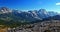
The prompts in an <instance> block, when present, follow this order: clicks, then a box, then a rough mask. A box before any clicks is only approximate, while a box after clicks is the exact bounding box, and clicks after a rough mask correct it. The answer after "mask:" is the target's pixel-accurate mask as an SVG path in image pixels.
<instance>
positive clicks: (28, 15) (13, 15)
mask: <svg viewBox="0 0 60 32" xmlns="http://www.w3.org/2000/svg"><path fill="white" fill-rule="evenodd" d="M58 14H59V13H56V12H53V11H50V12H47V11H46V10H45V9H40V10H33V11H32V10H30V11H28V12H25V11H24V12H23V11H19V10H13V9H12V10H11V9H9V8H7V7H1V8H0V19H3V20H8V19H9V20H11V19H14V20H16V21H20V20H27V21H35V20H42V19H43V18H48V17H52V16H55V15H58Z"/></svg>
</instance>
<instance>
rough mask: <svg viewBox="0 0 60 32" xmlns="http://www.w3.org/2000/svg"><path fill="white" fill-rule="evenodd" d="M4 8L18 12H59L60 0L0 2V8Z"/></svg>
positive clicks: (11, 0) (3, 0) (0, 0)
mask: <svg viewBox="0 0 60 32" xmlns="http://www.w3.org/2000/svg"><path fill="white" fill-rule="evenodd" d="M2 6H6V7H9V8H11V9H18V10H34V9H35V10H38V9H40V8H44V9H46V10H48V11H57V12H60V0H0V7H2Z"/></svg>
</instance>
